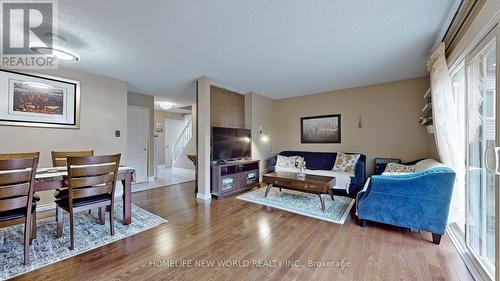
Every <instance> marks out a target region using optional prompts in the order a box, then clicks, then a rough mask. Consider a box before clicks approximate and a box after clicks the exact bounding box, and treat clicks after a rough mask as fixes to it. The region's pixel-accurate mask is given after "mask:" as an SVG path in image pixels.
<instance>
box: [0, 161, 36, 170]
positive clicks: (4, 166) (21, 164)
mask: <svg viewBox="0 0 500 281" xmlns="http://www.w3.org/2000/svg"><path fill="white" fill-rule="evenodd" d="M32 164H33V158H20V159H7V160H0V171H8V170H23V169H27V168H26V167H28V168H31V165H32Z"/></svg>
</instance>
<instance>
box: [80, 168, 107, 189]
mask: <svg viewBox="0 0 500 281" xmlns="http://www.w3.org/2000/svg"><path fill="white" fill-rule="evenodd" d="M112 173H113V171H111V172H109V174H105V175H98V176H93V177H83V178H82V177H79V178H72V179H71V186H72V187H73V188H79V187H86V186H91V185H99V184H105V183H108V182H113V176H114V175H113V174H112ZM73 176H74V175H73Z"/></svg>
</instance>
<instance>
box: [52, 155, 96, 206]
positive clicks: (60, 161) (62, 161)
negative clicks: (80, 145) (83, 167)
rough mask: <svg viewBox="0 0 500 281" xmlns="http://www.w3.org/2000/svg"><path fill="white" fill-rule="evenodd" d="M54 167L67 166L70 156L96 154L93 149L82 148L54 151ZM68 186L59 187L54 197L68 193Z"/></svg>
mask: <svg viewBox="0 0 500 281" xmlns="http://www.w3.org/2000/svg"><path fill="white" fill-rule="evenodd" d="M51 155H52V167H66V158H67V157H68V156H75V157H88V156H94V151H93V150H82V151H52V152H51ZM67 192H68V190H67V187H65V188H58V189H56V191H55V192H54V197H56V198H59V197H62V196H67V195H68V193H67ZM89 214H91V210H89Z"/></svg>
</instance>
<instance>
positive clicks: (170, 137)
mask: <svg viewBox="0 0 500 281" xmlns="http://www.w3.org/2000/svg"><path fill="white" fill-rule="evenodd" d="M180 125H181V121H180V120H171V119H165V167H172V165H173V164H174V163H173V161H174V159H172V155H173V147H174V144H175V142H176V141H177V136H178V135H179V128H180Z"/></svg>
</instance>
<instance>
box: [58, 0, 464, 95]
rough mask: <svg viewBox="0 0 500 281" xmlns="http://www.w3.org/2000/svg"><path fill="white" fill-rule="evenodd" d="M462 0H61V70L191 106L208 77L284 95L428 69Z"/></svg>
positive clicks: (414, 74) (244, 89)
mask: <svg viewBox="0 0 500 281" xmlns="http://www.w3.org/2000/svg"><path fill="white" fill-rule="evenodd" d="M459 2H460V1H459V0H439V1H436V0H309V1H307V0H252V1H242V0H210V1H202V0H169V1H164V0H149V1H137V0H135V1H134V0H106V1H102V0H101V1H99V0H86V1H76V0H73V1H70V0H59V33H60V34H61V35H63V36H65V37H66V38H67V40H68V42H67V44H68V45H67V47H69V48H71V49H73V50H75V51H77V52H79V53H80V55H81V61H80V62H78V63H64V65H63V66H64V67H69V68H73V69H78V70H83V71H87V72H91V73H96V74H100V75H104V76H108V77H112V78H116V79H120V80H124V81H127V82H128V83H129V89H130V90H131V91H135V92H140V93H144V94H149V95H157V96H163V97H166V98H168V99H169V100H171V101H173V102H178V103H183V104H187V103H191V102H193V101H194V99H195V83H194V81H195V79H196V78H198V77H200V76H202V75H207V76H209V77H210V78H211V79H212V80H213V81H215V82H216V83H217V84H218V85H223V86H225V87H227V88H230V89H235V90H237V91H240V92H250V91H253V92H256V93H259V94H262V95H264V96H267V97H270V98H275V99H279V98H285V97H290V96H298V95H304V94H310V93H317V92H323V91H329V90H336V89H343V88H351V87H356V86H362V85H368V84H375V83H380V82H386V81H394V80H401V79H407V78H414V77H419V76H423V75H426V67H425V64H426V58H427V56H428V55H429V53H430V51H431V49H432V48H433V47H434V46H435V45H436V42H437V41H436V40H439V38H440V37H441V36H442V35H443V30H444V27H445V26H446V25H447V24H448V22H449V21H450V20H451V16H452V15H453V14H454V12H455V10H456V8H457V5H458V4H459Z"/></svg>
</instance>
